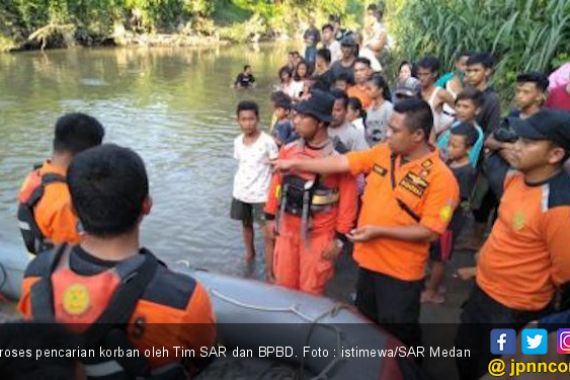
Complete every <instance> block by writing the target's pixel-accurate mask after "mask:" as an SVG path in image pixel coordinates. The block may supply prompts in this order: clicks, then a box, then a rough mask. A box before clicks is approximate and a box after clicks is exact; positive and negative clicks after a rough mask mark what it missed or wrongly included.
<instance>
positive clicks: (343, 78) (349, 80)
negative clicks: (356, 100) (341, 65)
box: [334, 73, 354, 85]
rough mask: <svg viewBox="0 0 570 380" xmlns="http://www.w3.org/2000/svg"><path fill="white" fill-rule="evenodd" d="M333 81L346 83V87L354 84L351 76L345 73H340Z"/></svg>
mask: <svg viewBox="0 0 570 380" xmlns="http://www.w3.org/2000/svg"><path fill="white" fill-rule="evenodd" d="M334 81H335V82H338V81H341V82H346V83H347V84H348V85H353V84H354V79H352V76H351V75H349V74H347V73H340V75H339V76H338V77H336V79H335V80H334Z"/></svg>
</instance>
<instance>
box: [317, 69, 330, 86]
mask: <svg viewBox="0 0 570 380" xmlns="http://www.w3.org/2000/svg"><path fill="white" fill-rule="evenodd" d="M333 82H334V74H333V73H332V71H331V70H327V71H325V72H324V73H322V74H321V75H319V76H318V77H317V80H316V83H315V85H316V86H317V88H318V89H319V90H322V91H329V90H330V88H331V86H332V85H333Z"/></svg>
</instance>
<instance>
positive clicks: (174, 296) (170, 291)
mask: <svg viewBox="0 0 570 380" xmlns="http://www.w3.org/2000/svg"><path fill="white" fill-rule="evenodd" d="M195 288H196V280H195V279H194V278H192V277H190V276H188V275H186V274H183V273H177V272H173V271H171V270H170V269H168V268H166V267H165V266H162V265H160V266H159V267H158V270H157V271H156V274H155V275H154V278H153V279H152V280H151V282H150V283H149V284H148V287H147V288H146V290H145V292H144V295H143V297H142V298H143V299H145V300H147V301H150V302H154V303H158V304H161V305H165V306H169V307H172V308H175V309H180V310H184V309H186V306H187V305H188V302H189V301H190V298H192V295H193V294H194V290H195Z"/></svg>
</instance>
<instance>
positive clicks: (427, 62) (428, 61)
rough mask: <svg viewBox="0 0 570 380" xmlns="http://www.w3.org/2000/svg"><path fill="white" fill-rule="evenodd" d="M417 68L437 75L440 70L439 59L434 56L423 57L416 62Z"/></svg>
mask: <svg viewBox="0 0 570 380" xmlns="http://www.w3.org/2000/svg"><path fill="white" fill-rule="evenodd" d="M418 67H421V68H422V69H428V70H429V71H430V72H432V73H437V72H439V68H440V63H439V59H437V58H436V57H434V56H427V57H424V58H422V59H421V60H420V61H419V62H418Z"/></svg>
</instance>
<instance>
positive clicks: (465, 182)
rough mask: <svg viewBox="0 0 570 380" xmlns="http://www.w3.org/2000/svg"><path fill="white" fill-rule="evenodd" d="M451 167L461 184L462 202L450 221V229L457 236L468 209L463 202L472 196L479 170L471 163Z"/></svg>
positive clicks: (460, 195)
mask: <svg viewBox="0 0 570 380" xmlns="http://www.w3.org/2000/svg"><path fill="white" fill-rule="evenodd" d="M450 169H451V171H452V172H453V175H454V176H455V179H456V180H457V183H458V184H459V197H460V198H461V204H460V205H459V206H458V207H457V209H456V210H455V212H454V213H453V218H452V219H451V222H449V229H450V230H451V231H453V233H454V234H455V236H457V235H458V234H459V232H461V228H462V227H463V225H464V224H465V212H466V209H465V208H464V207H463V203H464V202H467V201H468V200H469V199H470V198H471V193H472V192H473V188H474V187H475V180H476V178H477V171H476V170H475V168H473V166H471V164H470V163H468V164H466V165H463V166H459V167H456V168H453V167H451V168H450Z"/></svg>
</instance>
